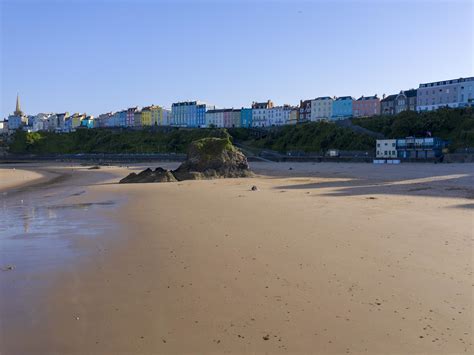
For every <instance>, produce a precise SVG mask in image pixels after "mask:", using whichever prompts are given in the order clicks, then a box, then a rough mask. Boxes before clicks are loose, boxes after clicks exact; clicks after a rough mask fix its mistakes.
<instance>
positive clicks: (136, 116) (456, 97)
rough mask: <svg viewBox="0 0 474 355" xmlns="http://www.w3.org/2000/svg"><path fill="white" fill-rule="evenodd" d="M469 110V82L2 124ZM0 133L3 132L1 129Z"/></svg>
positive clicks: (70, 126) (124, 123) (68, 126)
mask: <svg viewBox="0 0 474 355" xmlns="http://www.w3.org/2000/svg"><path fill="white" fill-rule="evenodd" d="M473 105H474V77H469V78H459V79H451V80H445V81H438V82H432V83H423V84H420V85H419V87H418V89H409V90H402V91H400V92H399V93H398V94H392V95H388V96H386V95H385V94H384V95H382V97H381V98H379V97H378V96H377V95H372V96H361V97H359V98H358V99H355V98H354V97H352V96H340V97H331V96H321V97H317V98H314V99H309V100H300V103H299V105H298V106H291V105H281V106H276V105H275V104H274V103H273V102H272V101H271V100H267V101H265V102H253V103H252V105H251V106H250V107H247V108H245V107H242V108H237V109H235V108H224V109H222V108H216V106H214V105H210V104H207V103H205V102H201V101H183V102H176V103H173V104H172V106H171V110H169V109H166V108H163V107H161V106H157V105H151V106H146V107H143V108H139V107H131V108H128V109H125V110H121V111H117V112H109V113H104V114H101V115H99V116H98V117H96V118H95V119H94V117H93V116H90V115H87V114H79V113H76V114H73V115H69V113H67V112H66V113H56V114H44V113H41V114H38V115H36V116H25V115H24V114H23V112H22V111H21V109H20V106H19V98H18V97H17V107H16V110H15V112H14V114H13V115H11V116H9V117H8V121H7V122H4V124H3V125H4V126H7V127H8V129H10V130H16V129H18V128H20V127H24V128H25V129H28V130H32V131H39V130H50V131H60V132H72V131H74V130H76V129H78V128H80V127H84V128H112V127H133V128H146V127H150V126H174V127H191V128H200V127H225V128H229V127H272V126H281V125H291V124H297V123H305V122H311V121H321V120H325V121H334V120H340V119H347V118H352V117H370V116H377V115H395V114H399V113H400V112H403V111H431V110H436V109H438V108H440V107H452V108H459V107H467V106H473ZM4 129H5V127H4Z"/></svg>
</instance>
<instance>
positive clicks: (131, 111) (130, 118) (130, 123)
mask: <svg viewBox="0 0 474 355" xmlns="http://www.w3.org/2000/svg"><path fill="white" fill-rule="evenodd" d="M137 110H138V107H129V108H128V109H127V123H126V126H127V127H134V126H135V111H137Z"/></svg>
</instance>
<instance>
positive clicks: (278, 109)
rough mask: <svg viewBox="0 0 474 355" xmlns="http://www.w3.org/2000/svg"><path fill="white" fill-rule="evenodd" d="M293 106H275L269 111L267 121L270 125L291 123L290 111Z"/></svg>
mask: <svg viewBox="0 0 474 355" xmlns="http://www.w3.org/2000/svg"><path fill="white" fill-rule="evenodd" d="M292 110H293V107H291V106H290V105H283V106H274V107H272V108H271V109H268V111H267V122H266V125H267V126H268V127H271V126H283V125H287V124H289V121H290V113H291V111H292Z"/></svg>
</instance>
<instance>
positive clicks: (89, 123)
mask: <svg viewBox="0 0 474 355" xmlns="http://www.w3.org/2000/svg"><path fill="white" fill-rule="evenodd" d="M126 112H127V111H125V113H126ZM125 116H126V115H125ZM79 127H80V128H94V116H86V118H84V119H83V120H81V125H80V126H79Z"/></svg>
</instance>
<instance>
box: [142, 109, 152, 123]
mask: <svg viewBox="0 0 474 355" xmlns="http://www.w3.org/2000/svg"><path fill="white" fill-rule="evenodd" d="M140 122H141V126H142V127H150V126H151V107H150V106H146V107H144V108H142V112H141V116H140Z"/></svg>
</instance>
